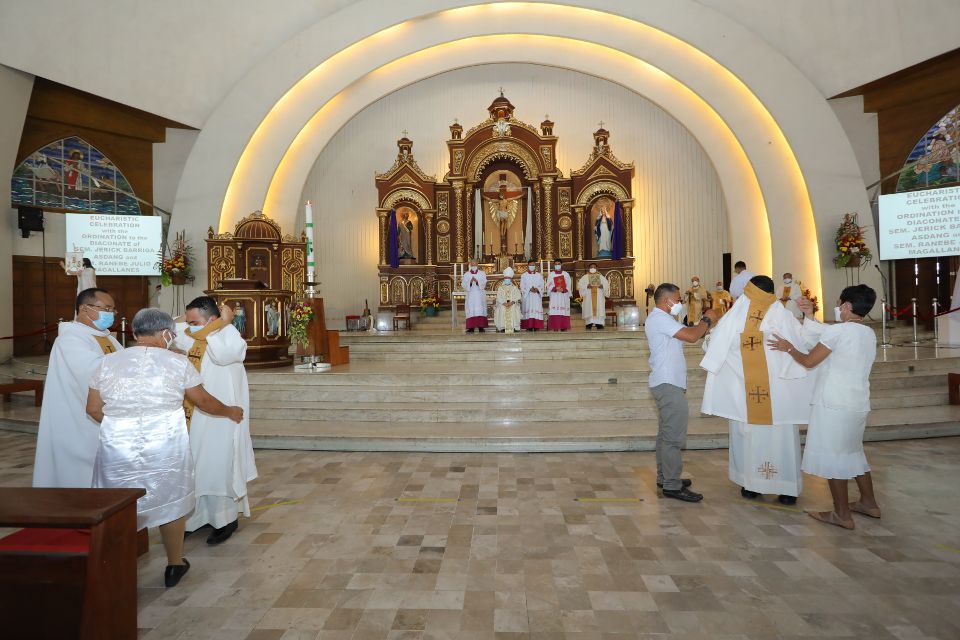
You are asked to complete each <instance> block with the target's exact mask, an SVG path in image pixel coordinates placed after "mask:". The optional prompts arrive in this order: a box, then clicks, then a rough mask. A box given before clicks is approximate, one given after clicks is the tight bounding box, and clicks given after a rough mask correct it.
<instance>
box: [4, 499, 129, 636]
mask: <svg viewBox="0 0 960 640" xmlns="http://www.w3.org/2000/svg"><path fill="white" fill-rule="evenodd" d="M145 493H146V492H145V491H144V490H143V489H40V488H31V487H3V488H0V527H18V528H19V527H23V529H22V530H21V531H17V532H15V533H12V534H11V535H9V536H7V537H5V538H2V539H0V625H2V631H0V636H2V637H4V638H26V639H33V638H36V639H38V640H39V639H41V638H43V639H48V638H57V639H58V640H59V639H61V638H78V639H82V640H112V639H114V638H117V639H119V638H136V637H137V499H138V498H139V497H140V496H143V495H144V494H145Z"/></svg>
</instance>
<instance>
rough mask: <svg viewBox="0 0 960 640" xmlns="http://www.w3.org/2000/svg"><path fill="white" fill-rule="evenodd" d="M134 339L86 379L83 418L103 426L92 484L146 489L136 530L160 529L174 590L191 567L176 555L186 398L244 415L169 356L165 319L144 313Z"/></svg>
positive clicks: (187, 469)
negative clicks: (87, 380)
mask: <svg viewBox="0 0 960 640" xmlns="http://www.w3.org/2000/svg"><path fill="white" fill-rule="evenodd" d="M133 335H134V337H135V338H136V340H137V344H136V345H135V346H133V347H129V348H127V349H123V350H122V351H117V352H116V353H111V354H109V355H107V356H105V357H104V359H103V361H102V362H101V363H100V367H99V368H98V369H97V371H96V372H95V373H94V374H93V377H92V378H91V379H90V391H89V394H88V395H87V413H88V414H89V415H90V417H92V418H93V419H94V420H96V421H97V422H99V423H100V448H99V449H98V451H97V460H96V463H95V465H94V469H93V486H94V487H143V488H145V489H146V490H147V494H146V495H145V496H143V497H142V498H140V499H139V500H138V501H137V528H138V529H143V528H146V527H156V526H159V527H160V536H161V537H162V538H163V546H164V548H165V549H166V552H167V569H166V572H165V573H164V583H165V584H166V586H167V587H172V586H175V585H176V584H177V583H178V582H179V581H180V578H182V577H183V575H184V574H185V573H186V572H187V570H188V569H189V568H190V563H189V562H187V559H186V558H184V557H182V555H181V554H182V552H183V531H184V516H186V515H188V514H189V513H190V512H191V511H193V507H194V504H195V502H196V499H195V497H194V476H193V458H192V457H191V455H190V441H189V438H188V435H187V423H186V419H185V417H184V413H183V398H184V396H186V397H187V398H188V399H189V400H190V401H191V402H193V403H194V404H195V405H196V407H197V408H198V409H200V410H201V411H203V412H205V413H209V414H211V415H215V416H223V417H225V418H230V419H231V420H233V421H234V422H238V423H239V422H240V421H241V420H243V409H241V408H240V407H228V406H226V405H224V404H223V403H221V402H220V401H219V400H217V399H216V398H214V397H213V396H211V395H210V394H209V393H207V391H206V390H205V389H204V388H203V385H202V384H201V380H200V374H199V373H197V370H196V368H194V366H193V365H192V364H191V363H190V361H189V360H187V358H186V357H185V356H182V355H180V354H177V353H174V352H173V351H169V350H168V349H169V348H170V345H171V344H173V339H174V337H175V335H176V334H175V333H174V324H173V318H171V317H170V315H169V314H167V313H164V312H163V311H160V310H159V309H141V310H140V311H138V312H137V315H135V316H134V318H133Z"/></svg>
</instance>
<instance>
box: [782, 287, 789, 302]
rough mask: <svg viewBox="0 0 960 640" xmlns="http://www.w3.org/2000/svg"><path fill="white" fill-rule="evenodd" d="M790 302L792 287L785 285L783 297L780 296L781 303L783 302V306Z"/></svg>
mask: <svg viewBox="0 0 960 640" xmlns="http://www.w3.org/2000/svg"><path fill="white" fill-rule="evenodd" d="M789 300H790V285H785V286H784V287H783V295H782V296H780V302H782V303H783V304H787V302H788V301H789Z"/></svg>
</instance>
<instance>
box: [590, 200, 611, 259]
mask: <svg viewBox="0 0 960 640" xmlns="http://www.w3.org/2000/svg"><path fill="white" fill-rule="evenodd" d="M612 204H613V203H612V201H611V200H610V198H601V199H600V200H598V201H597V203H596V204H595V205H594V206H593V209H594V211H596V212H597V217H596V218H595V219H594V222H593V237H594V239H595V240H596V242H597V253H596V256H597V257H598V258H610V257H612V256H613V217H612V215H611V214H610V209H611V206H612Z"/></svg>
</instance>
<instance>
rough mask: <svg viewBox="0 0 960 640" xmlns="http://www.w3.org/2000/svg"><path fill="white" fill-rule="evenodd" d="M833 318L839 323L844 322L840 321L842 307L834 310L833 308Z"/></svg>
mask: <svg viewBox="0 0 960 640" xmlns="http://www.w3.org/2000/svg"><path fill="white" fill-rule="evenodd" d="M833 318H834V319H835V320H836V321H837V322H843V320H841V319H840V307H834V308H833Z"/></svg>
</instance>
